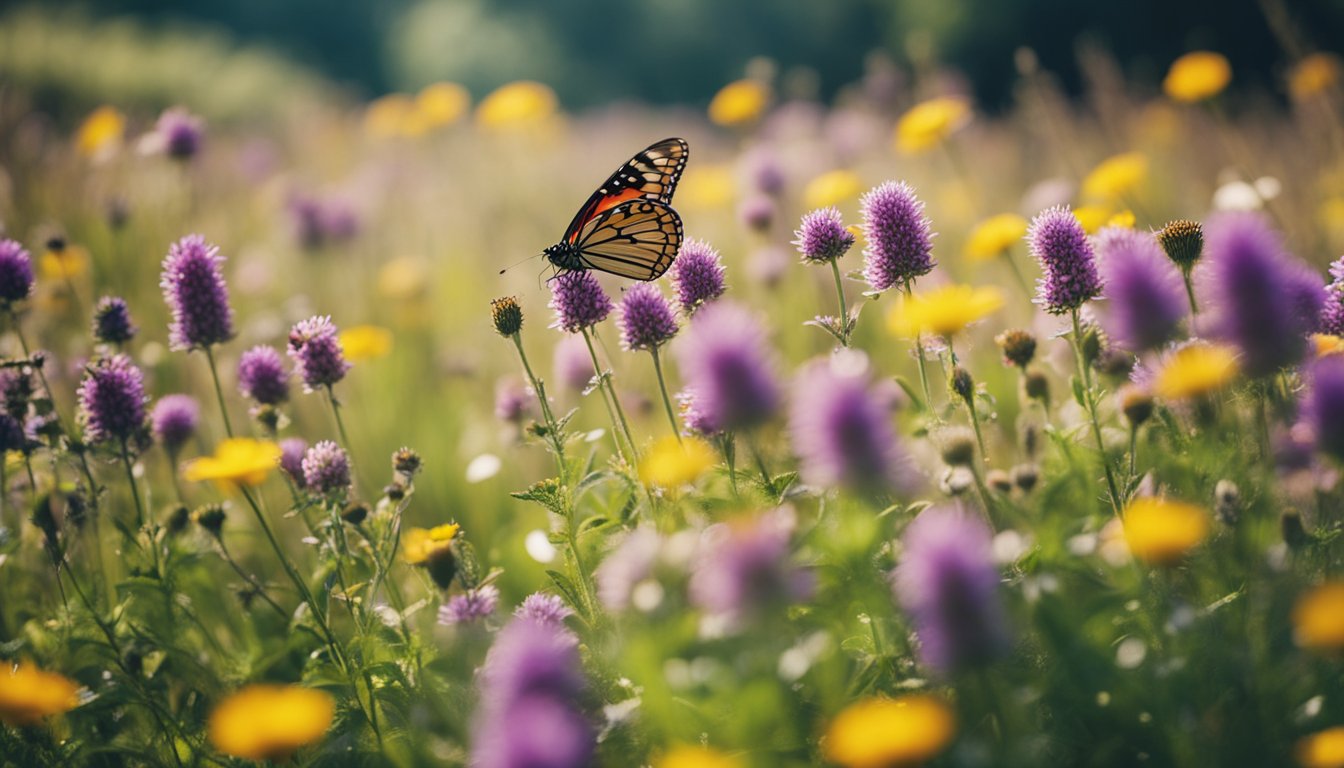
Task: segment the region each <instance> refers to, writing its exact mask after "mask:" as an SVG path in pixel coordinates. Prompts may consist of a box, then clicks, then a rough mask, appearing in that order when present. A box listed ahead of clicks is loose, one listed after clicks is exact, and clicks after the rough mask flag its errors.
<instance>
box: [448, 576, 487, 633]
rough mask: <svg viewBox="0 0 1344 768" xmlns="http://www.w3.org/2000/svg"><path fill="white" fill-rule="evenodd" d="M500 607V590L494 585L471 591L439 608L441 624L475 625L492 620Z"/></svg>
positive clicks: (453, 598) (456, 596)
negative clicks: (492, 615) (491, 616)
mask: <svg viewBox="0 0 1344 768" xmlns="http://www.w3.org/2000/svg"><path fill="white" fill-rule="evenodd" d="M497 605H499V590H498V589H496V588H495V586H494V585H493V584H486V585H484V586H481V587H477V588H476V589H469V590H467V591H466V592H463V593H462V594H460V595H454V596H453V597H451V598H449V599H448V602H447V603H445V604H443V605H442V606H439V623H440V624H444V625H448V626H451V625H454V624H475V623H476V622H478V621H484V620H485V619H488V618H490V615H491V614H493V613H494V612H495V607H496V606H497Z"/></svg>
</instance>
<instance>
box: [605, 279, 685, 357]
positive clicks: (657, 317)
mask: <svg viewBox="0 0 1344 768" xmlns="http://www.w3.org/2000/svg"><path fill="white" fill-rule="evenodd" d="M616 324H617V325H618V326H619V327H620V329H621V346H623V347H625V348H626V349H628V350H645V349H657V348H658V347H661V346H662V345H663V344H666V343H667V342H668V341H671V340H672V337H673V336H676V335H677V318H676V317H674V316H673V314H672V307H671V305H669V304H668V303H667V299H665V298H663V292H662V291H660V290H658V287H657V286H655V285H654V284H653V283H637V284H635V285H632V286H630V288H628V289H627V290H626V292H625V295H624V296H622V297H621V305H620V314H619V315H618V316H617V319H616Z"/></svg>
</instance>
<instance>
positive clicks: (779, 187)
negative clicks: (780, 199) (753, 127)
mask: <svg viewBox="0 0 1344 768" xmlns="http://www.w3.org/2000/svg"><path fill="white" fill-rule="evenodd" d="M745 164H746V172H747V178H748V180H749V181H750V183H751V186H752V187H754V188H756V190H758V191H760V192H763V193H765V194H767V195H770V196H772V197H773V196H776V195H778V194H779V193H780V192H783V191H784V183H785V181H786V179H785V178H784V169H783V168H781V167H780V165H779V157H778V155H776V154H775V152H774V150H773V149H771V148H769V147H758V148H756V149H755V150H752V152H751V153H750V154H748V155H747V158H746V162H745Z"/></svg>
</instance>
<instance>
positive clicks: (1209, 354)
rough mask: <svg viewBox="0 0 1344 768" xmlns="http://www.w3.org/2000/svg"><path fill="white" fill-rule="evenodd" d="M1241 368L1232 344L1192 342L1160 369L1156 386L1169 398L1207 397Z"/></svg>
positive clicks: (1162, 395) (1160, 393)
mask: <svg viewBox="0 0 1344 768" xmlns="http://www.w3.org/2000/svg"><path fill="white" fill-rule="evenodd" d="M1239 369H1240V366H1239V365H1238V364H1237V354H1236V352H1235V351H1233V349H1232V348H1231V347H1227V346H1222V345H1216V344H1188V345H1186V346H1184V347H1182V348H1180V349H1178V350H1176V352H1174V353H1173V354H1172V355H1171V356H1170V357H1169V358H1168V359H1167V360H1166V362H1165V363H1164V364H1163V365H1162V367H1161V368H1160V369H1159V370H1158V372H1157V376H1156V378H1155V379H1154V382H1153V389H1154V390H1155V391H1156V392H1157V394H1158V395H1159V396H1161V397H1164V398H1166V399H1168V400H1185V399H1188V398H1192V397H1203V396H1205V395H1209V394H1212V393H1213V392H1216V391H1218V390H1220V389H1222V388H1223V387H1225V386H1227V385H1228V384H1230V383H1231V382H1232V380H1233V379H1235V378H1236V377H1237V373H1238V372H1239Z"/></svg>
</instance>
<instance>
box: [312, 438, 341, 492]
mask: <svg viewBox="0 0 1344 768" xmlns="http://www.w3.org/2000/svg"><path fill="white" fill-rule="evenodd" d="M302 466H303V484H304V487H306V488H307V489H308V490H310V491H312V492H313V493H319V494H323V495H326V494H334V493H344V492H345V490H346V489H348V488H349V487H350V457H349V456H347V455H346V453H345V449H343V448H341V447H340V446H339V445H337V444H336V443H334V442H332V441H330V440H323V441H321V442H319V443H317V444H316V445H314V446H313V447H312V448H309V449H308V452H307V453H305V454H304V455H303V465H302Z"/></svg>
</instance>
